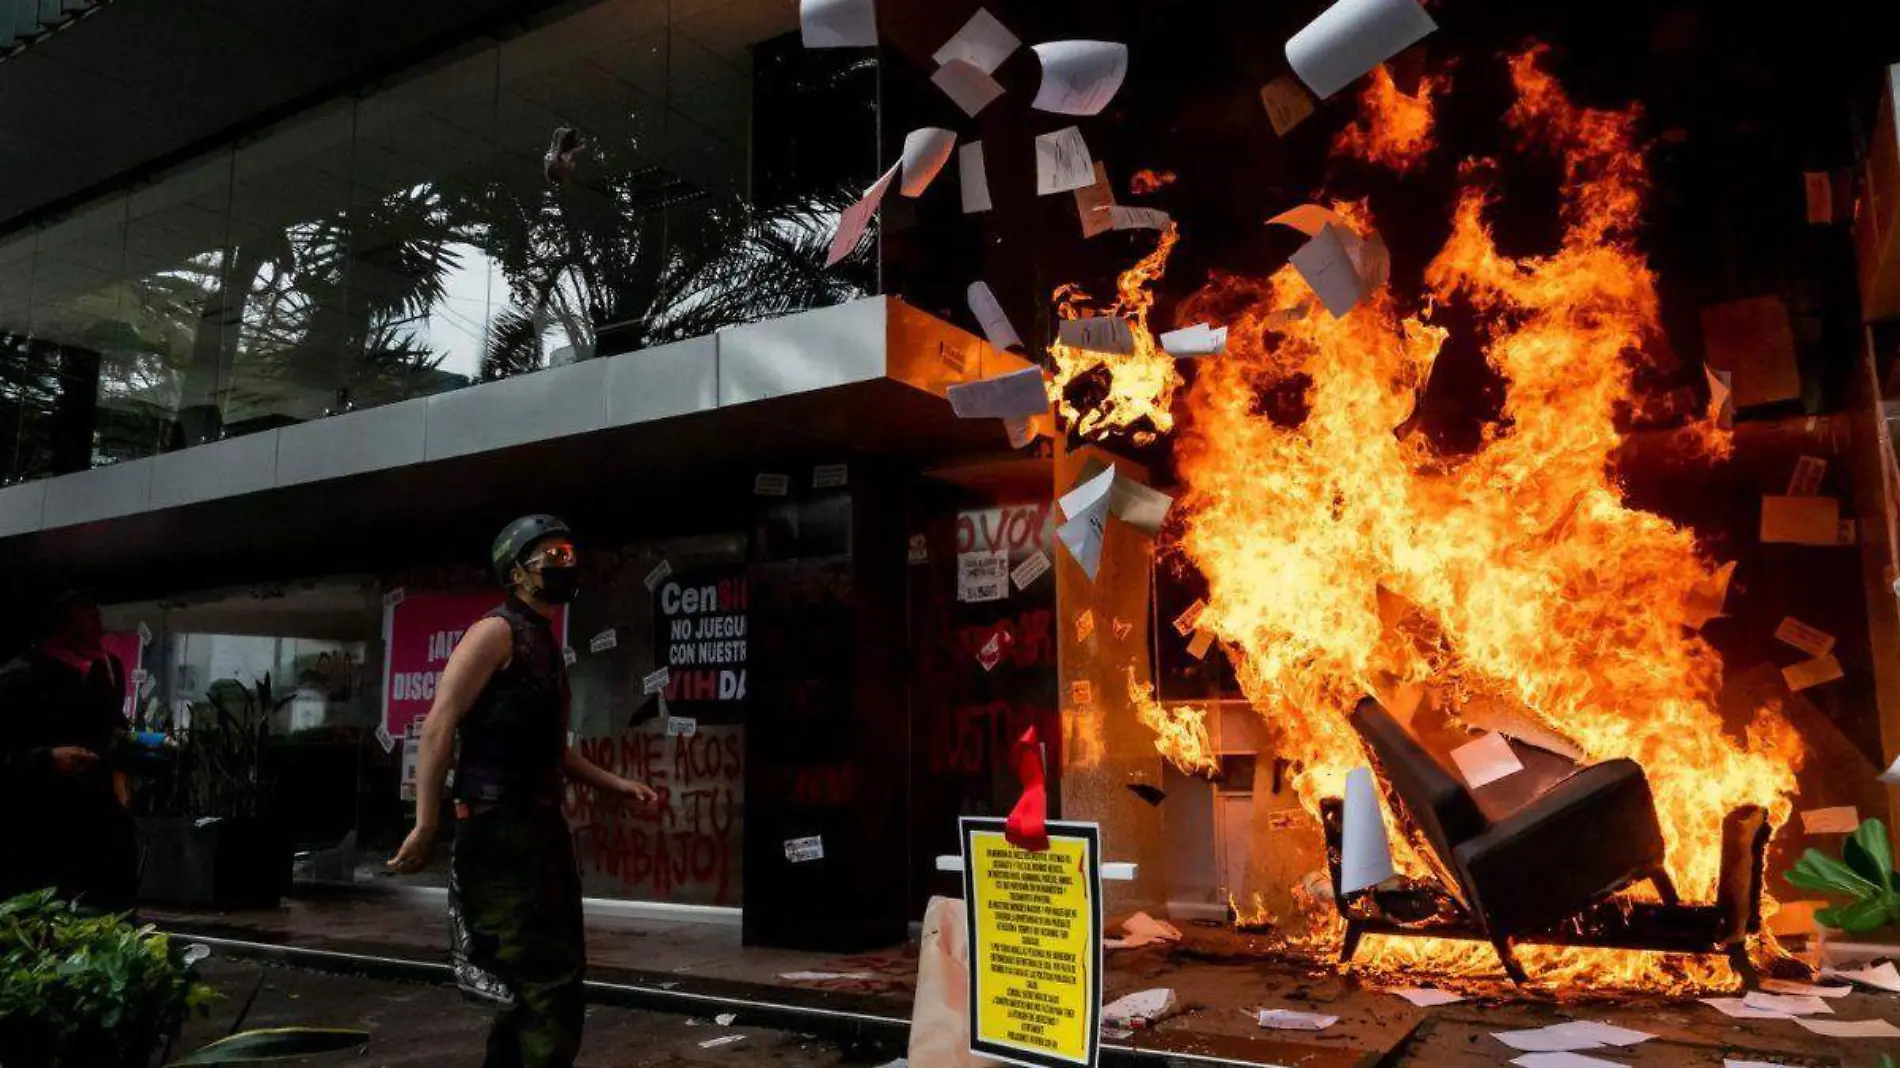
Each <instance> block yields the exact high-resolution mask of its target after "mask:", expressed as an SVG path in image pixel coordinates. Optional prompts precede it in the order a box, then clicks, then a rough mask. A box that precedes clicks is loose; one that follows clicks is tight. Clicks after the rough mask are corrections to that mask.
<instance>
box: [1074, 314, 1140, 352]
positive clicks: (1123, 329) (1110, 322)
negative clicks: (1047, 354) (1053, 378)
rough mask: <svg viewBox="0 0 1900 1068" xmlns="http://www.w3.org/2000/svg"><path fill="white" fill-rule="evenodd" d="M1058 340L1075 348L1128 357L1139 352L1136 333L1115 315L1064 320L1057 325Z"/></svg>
mask: <svg viewBox="0 0 1900 1068" xmlns="http://www.w3.org/2000/svg"><path fill="white" fill-rule="evenodd" d="M1056 340H1057V341H1058V342H1060V343H1061V344H1063V345H1066V346H1067V347H1069V348H1072V349H1083V350H1085V351H1088V352H1106V353H1110V354H1112V355H1119V356H1126V355H1127V354H1129V353H1131V352H1133V351H1135V332H1134V330H1133V329H1132V328H1131V327H1130V326H1129V325H1128V320H1126V319H1118V318H1116V317H1114V316H1112V315H1097V316H1093V317H1091V318H1088V319H1064V320H1062V321H1061V322H1060V323H1058V324H1056Z"/></svg>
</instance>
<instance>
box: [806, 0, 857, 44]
mask: <svg viewBox="0 0 1900 1068" xmlns="http://www.w3.org/2000/svg"><path fill="white" fill-rule="evenodd" d="M798 25H799V29H800V30H801V31H802V33H803V36H804V40H805V47H806V48H869V47H870V46H872V45H875V44H877V8H876V7H875V6H874V5H873V4H872V3H871V0H799V3H798Z"/></svg>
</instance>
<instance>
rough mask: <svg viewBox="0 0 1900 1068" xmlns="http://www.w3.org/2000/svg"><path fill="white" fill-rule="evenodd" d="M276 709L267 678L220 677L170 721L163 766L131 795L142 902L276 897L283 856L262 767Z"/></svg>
mask: <svg viewBox="0 0 1900 1068" xmlns="http://www.w3.org/2000/svg"><path fill="white" fill-rule="evenodd" d="M288 700H289V698H285V701H288ZM277 708H278V703H277V702H274V701H273V700H272V695H271V683H270V677H269V676H265V677H264V678H263V680H261V681H260V682H259V683H258V684H257V687H256V688H255V689H254V690H253V689H249V688H246V687H244V686H242V685H240V684H239V683H237V682H235V681H232V680H228V679H227V680H223V681H220V682H218V683H215V684H214V685H213V686H212V687H211V689H210V691H209V692H208V693H206V695H205V701H204V702H203V703H201V704H199V705H195V706H194V707H193V708H192V710H191V714H190V716H189V717H188V721H187V722H185V723H182V724H175V725H174V729H173V742H174V746H175V749H174V753H173V760H172V761H171V764H170V766H169V768H168V769H167V770H166V771H165V772H163V773H162V774H160V775H157V776H155V777H154V778H152V779H151V780H149V781H148V782H146V783H145V784H144V785H143V787H142V789H141V790H140V791H139V794H138V800H137V805H138V814H139V839H140V842H141V843H142V845H143V848H144V866H143V872H142V874H141V876H140V880H139V898H140V900H142V901H146V902H150V903H153V904H173V905H199V906H214V907H218V908H269V907H274V906H275V905H276V904H277V903H278V901H279V900H281V898H282V896H283V893H284V891H285V889H286V888H287V887H288V885H289V882H290V850H289V848H288V845H287V844H286V843H285V842H284V840H283V836H282V835H281V834H280V833H278V831H277V828H276V823H275V820H274V812H273V805H272V803H271V793H272V789H271V787H272V780H271V775H270V773H269V772H268V770H267V768H268V765H267V762H266V757H267V752H268V748H269V744H270V717H271V713H272V712H274V711H276V709H277Z"/></svg>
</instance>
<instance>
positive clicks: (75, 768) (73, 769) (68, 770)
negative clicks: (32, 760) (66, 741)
mask: <svg viewBox="0 0 1900 1068" xmlns="http://www.w3.org/2000/svg"><path fill="white" fill-rule="evenodd" d="M97 763H99V754H97V753H95V752H93V751H92V750H90V749H87V748H85V747H83V746H77V745H62V746H60V747H58V748H57V749H54V750H53V768H54V770H56V771H58V772H59V773H60V774H61V775H78V774H80V773H82V772H85V771H90V770H91V769H92V766H93V765H94V764H97Z"/></svg>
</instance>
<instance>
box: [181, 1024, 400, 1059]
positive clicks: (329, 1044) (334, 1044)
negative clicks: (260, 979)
mask: <svg viewBox="0 0 1900 1068" xmlns="http://www.w3.org/2000/svg"><path fill="white" fill-rule="evenodd" d="M368 1041H369V1032H368V1031H357V1030H351V1029H347V1028H332V1027H272V1028H268V1029H265V1030H261V1031H245V1032H243V1033H242V1034H236V1035H232V1036H231V1037H229V1038H221V1039H219V1040H218V1041H216V1042H213V1043H212V1044H210V1045H209V1046H206V1047H204V1048H203V1049H200V1050H198V1051H197V1052H196V1053H193V1054H191V1055H190V1056H187V1057H181V1058H179V1059H178V1060H175V1061H173V1062H171V1064H169V1065H167V1066H166V1068H181V1066H184V1065H196V1064H250V1063H253V1062H256V1061H275V1060H283V1059H286V1058H289V1057H308V1056H310V1055H311V1054H314V1053H334V1052H336V1051H338V1050H345V1049H355V1048H356V1047H358V1046H361V1045H363V1044H364V1043H366V1042H368Z"/></svg>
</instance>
